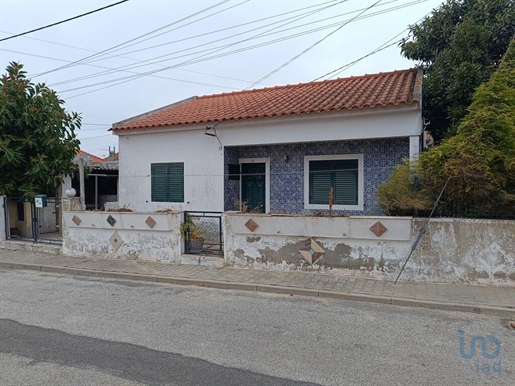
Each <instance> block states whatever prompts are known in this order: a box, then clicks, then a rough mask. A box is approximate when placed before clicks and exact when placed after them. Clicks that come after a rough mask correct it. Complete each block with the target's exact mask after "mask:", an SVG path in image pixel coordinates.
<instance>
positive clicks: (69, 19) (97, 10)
mask: <svg viewBox="0 0 515 386" xmlns="http://www.w3.org/2000/svg"><path fill="white" fill-rule="evenodd" d="M127 1H129V0H122V1H119V2H117V3H114V4H110V5H106V6H105V7H102V8H98V9H95V10H93V11H89V12H86V13H83V14H80V15H77V16H74V17H70V18H68V19H65V20H61V21H58V22H56V23H52V24H48V25H45V26H43V27H39V28H35V29H32V30H30V31H26V32H22V33H19V34H16V35H12V36H8V37H6V38H2V39H0V42H3V41H6V40H9V39H14V38H17V37H20V36H23V35H27V34H31V33H33V32H36V31H41V30H44V29H47V28H50V27H54V26H56V25H59V24H63V23H67V22H69V21H72V20H75V19H79V18H81V17H84V16H88V15H91V14H92V13H96V12H99V11H103V10H105V9H107V8H111V7H114V6H117V5H120V4H122V3H126V2H127Z"/></svg>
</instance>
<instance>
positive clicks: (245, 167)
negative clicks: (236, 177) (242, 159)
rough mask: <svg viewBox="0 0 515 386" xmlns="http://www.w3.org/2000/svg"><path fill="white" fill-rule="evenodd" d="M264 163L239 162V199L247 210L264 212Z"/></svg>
mask: <svg viewBox="0 0 515 386" xmlns="http://www.w3.org/2000/svg"><path fill="white" fill-rule="evenodd" d="M265 177H266V164H265V163H252V164H241V201H242V202H246V203H247V206H248V210H249V211H254V212H261V213H265V211H266V207H265V199H266V193H265V192H266V190H265V189H266V183H265V181H266V179H265Z"/></svg>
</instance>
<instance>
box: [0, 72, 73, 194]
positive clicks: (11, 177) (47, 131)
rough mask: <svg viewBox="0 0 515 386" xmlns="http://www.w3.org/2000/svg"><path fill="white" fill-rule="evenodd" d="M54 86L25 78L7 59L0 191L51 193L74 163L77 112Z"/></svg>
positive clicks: (1, 87)
mask: <svg viewBox="0 0 515 386" xmlns="http://www.w3.org/2000/svg"><path fill="white" fill-rule="evenodd" d="M63 104H64V101H62V100H60V99H59V97H58V96H57V94H56V93H55V91H53V90H51V89H49V88H48V87H47V86H45V85H44V84H33V83H31V81H30V79H27V77H26V72H25V71H23V65H21V64H19V63H14V62H12V63H10V64H9V66H7V69H6V74H4V75H3V76H2V78H1V79H0V194H6V195H10V196H20V197H32V196H34V195H35V194H38V193H51V192H53V191H54V190H55V189H56V188H57V187H58V186H59V184H60V181H61V178H62V175H63V173H64V172H66V171H69V170H72V169H73V168H74V164H73V162H72V161H73V158H74V157H75V155H76V153H77V151H78V149H79V144H80V142H79V140H78V139H77V136H76V133H75V131H76V130H78V129H79V128H80V123H81V118H80V116H79V115H78V114H77V113H67V112H66V111H65V110H64V108H63V106H62V105H63Z"/></svg>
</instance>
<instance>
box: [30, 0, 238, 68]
mask: <svg viewBox="0 0 515 386" xmlns="http://www.w3.org/2000/svg"><path fill="white" fill-rule="evenodd" d="M126 1H127V0H126ZM228 1H230V0H222V1H221V2H219V3H216V4H214V5H211V6H209V7H207V8H204V9H202V10H200V11H198V12H195V13H193V14H191V15H189V16H186V17H183V18H182V19H179V20H177V21H174V22H172V23H169V24H167V25H165V26H163V27H160V28H157V29H155V30H152V31H150V32H147V33H145V34H143V35H140V36H137V37H135V38H133V39H129V40H127V41H125V42H123V43H120V44H117V45H115V46H112V47H109V48H106V49H105V50H102V51H100V52H98V53H96V54H93V55H89V56H86V57H85V58H82V59H79V60H76V61H74V62H72V63H70V64H66V65H64V66H61V67H58V68H55V69H53V70H49V71H46V72H42V73H40V74H37V75H33V76H32V77H33V78H35V77H37V76H41V75H46V74H49V73H51V72H55V71H59V70H62V69H65V68H68V67H70V66H72V65H74V64H77V63H81V62H83V61H85V60H87V59H91V58H93V57H96V56H99V55H102V54H104V53H106V52H109V51H112V50H114V49H115V48H118V47H121V46H123V45H126V44H128V43H132V42H133V41H135V40H138V39H141V38H144V37H145V36H148V35H151V34H153V33H155V32H158V31H161V30H163V29H165V28H168V27H170V26H172V25H174V24H178V23H180V22H182V21H185V20H187V19H190V18H192V17H194V16H196V15H199V14H201V13H203V12H206V11H208V10H210V9H213V8H216V7H218V6H220V5H222V4H224V3H226V2H228ZM189 24H191V23H189ZM189 24H186V25H189ZM183 27H184V26H183Z"/></svg>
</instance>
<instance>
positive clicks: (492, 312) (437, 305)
mask: <svg viewBox="0 0 515 386" xmlns="http://www.w3.org/2000/svg"><path fill="white" fill-rule="evenodd" d="M0 268H10V269H25V270H31V271H42V272H52V273H61V274H69V275H82V276H95V277H106V278H115V279H123V280H137V281H147V282H154V283H165V284H176V285H194V286H197V287H206V288H217V289H227V290H240V291H255V292H266V293H275V294H288V295H298V296H310V297H319V298H324V299H336V300H350V301H357V302H369V303H378V304H390V305H394V306H403V307H419V308H429V309H439V310H444V311H458V312H469V313H475V314H481V315H488V316H495V317H500V318H503V319H507V320H513V319H515V309H510V308H505V307H494V306H484V305H473V304H462V303H442V302H435V301H429V300H416V299H408V298H395V297H389V296H378V295H365V294H359V293H352V292H331V291H323V290H316V289H309V288H299V287H284V286H278V285H271V284H252V283H239V282H229V281H218V280H200V279H190V278H182V277H170V276H158V275H141V274H134V273H124V272H112V271H95V270H91V269H82V268H70V267H57V266H52V265H38V264H24V263H6V262H0Z"/></svg>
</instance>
